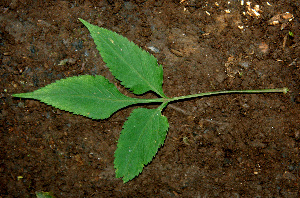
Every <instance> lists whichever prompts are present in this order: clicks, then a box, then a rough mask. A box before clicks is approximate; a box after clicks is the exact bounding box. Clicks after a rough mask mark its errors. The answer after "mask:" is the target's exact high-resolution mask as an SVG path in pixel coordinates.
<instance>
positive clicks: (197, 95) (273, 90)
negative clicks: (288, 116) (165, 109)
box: [168, 87, 288, 102]
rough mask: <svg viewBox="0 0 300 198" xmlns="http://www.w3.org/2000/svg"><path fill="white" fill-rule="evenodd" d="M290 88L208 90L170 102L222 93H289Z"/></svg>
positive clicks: (173, 99)
mask: <svg viewBox="0 0 300 198" xmlns="http://www.w3.org/2000/svg"><path fill="white" fill-rule="evenodd" d="M287 92H288V88H286V87H284V88H279V89H260V90H231V91H214V92H206V93H199V94H193V95H188V96H179V97H174V98H170V99H168V100H169V102H171V101H175V100H184V99H190V98H198V97H203V96H212V95H221V94H257V93H287Z"/></svg>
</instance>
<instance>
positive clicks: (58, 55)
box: [0, 0, 300, 198]
mask: <svg viewBox="0 0 300 198" xmlns="http://www.w3.org/2000/svg"><path fill="white" fill-rule="evenodd" d="M242 4H243V1H237V0H235V1H211V0H207V1H197V0H173V1H163V0H160V1H154V0H135V1H122V0H103V1H18V0H12V1H1V3H0V39H1V41H0V52H1V53H0V59H1V66H0V75H1V82H0V94H1V95H0V96H1V100H0V101H1V107H0V110H1V112H0V119H1V123H0V129H1V132H0V158H1V161H0V163H1V165H0V181H1V182H0V185H1V186H0V197H35V192H36V191H47V192H50V191H51V192H52V193H53V194H54V195H55V196H56V197H289V198H293V197H299V196H300V195H299V189H300V183H299V182H300V181H299V168H300V160H299V148H300V125H299V120H300V104H299V103H300V97H299V92H300V86H299V85H300V82H299V76H300V65H299V64H300V57H299V55H300V45H299V36H300V26H299V25H300V24H299V22H300V21H299V17H300V1H297V0H291V1H285V0H279V1H268V2H267V1H251V4H250V5H247V4H246V1H245V2H244V5H242ZM256 5H258V6H259V7H258V6H256ZM287 12H288V13H287ZM78 18H82V19H85V20H87V21H88V22H90V23H92V24H95V25H98V26H101V27H104V28H107V29H110V30H112V31H115V32H117V33H119V34H121V35H123V36H125V37H127V38H128V39H129V40H131V41H133V42H134V43H136V44H137V45H139V46H140V47H142V48H143V49H145V50H147V51H149V52H150V53H152V54H153V55H154V56H155V57H156V58H157V59H158V62H159V63H160V64H162V65H163V66H164V85H163V88H164V91H165V93H166V95H167V96H169V97H175V96H181V95H187V94H195V93H199V92H207V91H218V90H232V89H233V90H241V89H263V88H281V87H288V88H289V89H290V91H289V92H288V93H287V94H282V93H278V94H277V93H275V94H274V93H273V94H251V95H249V94H248V95H245V94H244V95H242V94H234V95H220V96H213V97H205V98H198V99H193V100H188V101H181V102H178V103H173V104H171V105H169V106H168V107H167V108H166V109H165V110H164V111H163V114H164V115H165V116H166V117H167V118H168V120H169V123H170V128H169V132H168V135H167V138H166V140H165V144H164V146H163V147H162V148H161V149H159V151H158V153H157V155H156V157H155V158H154V160H153V161H152V162H151V163H150V164H149V165H147V166H146V167H145V168H144V170H143V172H142V173H141V174H140V175H139V176H138V177H136V178H135V179H133V180H132V181H130V182H128V183H126V184H124V183H123V182H122V180H121V179H117V178H115V173H114V167H113V160H114V157H113V156H114V151H115V149H116V145H117V143H116V141H117V140H118V137H119V134H120V131H121V129H122V125H123V123H124V122H125V121H126V118H127V117H128V116H129V114H130V113H131V111H132V110H133V109H134V108H136V107H130V108H127V109H124V110H122V111H118V112H117V113H115V114H114V115H113V116H112V117H110V118H109V119H107V120H91V119H88V118H85V117H83V116H76V115H73V114H71V113H68V112H65V111H60V110H58V109H56V108H53V107H50V106H47V105H45V104H43V103H40V102H38V101H35V100H20V99H19V98H13V97H12V96H11V95H12V94H14V93H22V92H29V91H34V90H36V89H38V88H40V87H43V86H45V85H47V84H49V83H52V82H55V80H58V79H62V78H66V77H69V76H77V75H84V74H92V75H95V74H98V75H103V76H105V77H107V78H108V79H109V80H110V81H111V82H113V83H115V84H116V85H117V86H118V87H120V84H119V82H117V81H116V80H114V78H113V76H112V75H111V74H110V72H109V70H108V68H107V67H106V65H105V63H104V62H103V61H102V59H101V56H100V55H99V53H98V51H97V50H96V48H95V45H94V43H93V40H92V39H91V37H90V35H89V32H88V30H87V29H86V28H85V27H84V26H83V24H81V23H80V22H79V20H78ZM120 88H121V87H120ZM122 91H123V92H126V94H128V95H130V93H129V92H128V91H126V90H124V89H123V90H122ZM145 97H148V98H151V97H155V95H154V94H151V93H148V94H146V95H145ZM145 107H148V108H151V107H154V106H151V105H146V106H145Z"/></svg>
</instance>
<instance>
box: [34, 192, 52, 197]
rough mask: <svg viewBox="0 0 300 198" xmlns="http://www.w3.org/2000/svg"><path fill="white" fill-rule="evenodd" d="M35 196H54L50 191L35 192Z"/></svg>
mask: <svg viewBox="0 0 300 198" xmlns="http://www.w3.org/2000/svg"><path fill="white" fill-rule="evenodd" d="M35 195H36V197H37V198H55V197H54V195H53V193H52V192H43V191H41V192H35Z"/></svg>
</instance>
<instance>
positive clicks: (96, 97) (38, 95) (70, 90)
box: [13, 75, 138, 119]
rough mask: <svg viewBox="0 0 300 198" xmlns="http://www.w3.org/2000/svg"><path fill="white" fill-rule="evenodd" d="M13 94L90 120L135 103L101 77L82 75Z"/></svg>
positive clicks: (109, 114) (106, 115) (134, 100)
mask: <svg viewBox="0 0 300 198" xmlns="http://www.w3.org/2000/svg"><path fill="white" fill-rule="evenodd" d="M13 96H14V97H20V98H32V99H37V100H40V101H42V102H44V103H46V104H48V105H52V106H54V107H56V108H58V109H61V110H66V111H70V112H72V113H74V114H79V115H83V116H86V117H89V118H92V119H105V118H108V117H110V116H111V115H112V114H113V113H114V112H116V111H118V110H119V109H121V108H123V107H126V106H129V105H132V104H136V103H138V99H135V98H130V97H127V96H125V95H123V94H122V93H120V92H119V90H118V89H117V88H116V86H115V85H113V84H112V83H110V82H109V81H108V80H107V79H106V78H104V77H103V76H99V75H97V76H91V75H82V76H74V77H69V78H66V79H62V80H58V81H56V82H54V83H52V84H49V85H47V86H46V87H43V88H40V89H38V90H36V91H34V92H29V93H21V94H14V95H13Z"/></svg>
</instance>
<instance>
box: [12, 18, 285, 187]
mask: <svg viewBox="0 0 300 198" xmlns="http://www.w3.org/2000/svg"><path fill="white" fill-rule="evenodd" d="M79 20H80V21H81V22H82V23H83V24H84V25H85V26H86V27H87V28H88V30H89V31H90V33H91V36H92V38H93V39H94V42H95V44H96V46H97V49H98V50H99V52H100V54H101V56H102V58H103V60H104V62H106V64H107V66H108V67H109V69H110V71H111V72H112V74H113V75H114V77H115V78H116V79H117V80H119V81H120V82H121V84H122V85H123V86H124V87H126V88H127V89H129V90H130V91H131V92H132V93H134V94H135V95H142V94H144V93H146V92H149V91H152V92H154V93H156V94H157V95H158V96H159V97H158V98H155V99H140V98H132V97H128V96H125V95H123V94H122V93H121V92H119V90H118V89H117V88H116V86H115V85H114V84H112V83H110V82H109V81H108V80H107V79H106V78H105V77H103V76H100V75H95V76H92V75H82V76H74V77H69V78H66V79H62V80H58V81H56V82H54V83H52V84H49V85H47V86H46V87H43V88H40V89H38V90H36V91H34V92H30V93H21V94H14V95H13V96H14V97H20V98H31V99H36V100H40V101H41V102H44V103H46V104H48V105H52V106H54V107H56V108H58V109H61V110H65V111H69V112H72V113H73V114H78V115H83V116H86V117H88V118H92V119H106V118H108V117H110V116H111V115H112V114H113V113H115V112H116V111H118V110H120V109H122V108H124V107H127V106H130V105H133V104H146V103H160V106H159V107H158V108H156V109H147V108H136V109H134V110H133V112H132V113H131V114H130V116H129V117H128V119H127V121H126V122H125V123H124V126H123V130H122V131H121V134H120V138H119V140H118V145H117V150H116V151H115V155H114V156H115V161H114V167H115V169H116V170H115V171H116V177H117V178H121V177H122V178H123V181H124V183H125V182H128V181H129V180H132V179H133V178H134V177H136V176H137V175H138V174H139V173H141V172H142V170H143V167H144V166H145V165H147V164H149V163H150V162H151V161H152V159H153V157H154V156H155V155H156V153H157V151H158V149H159V148H160V147H161V146H162V145H163V143H164V141H165V138H166V135H167V131H168V128H169V123H168V120H167V118H166V117H165V116H163V115H162V110H163V109H164V108H165V107H166V106H167V104H169V103H170V102H173V101H178V100H185V99H189V98H197V97H203V96H210V95H219V94H231V93H267V92H283V93H286V92H287V91H288V89H287V88H280V89H262V90H238V91H217V92H207V93H199V94H194V95H188V96H180V97H174V98H169V97H167V96H166V95H165V94H164V92H163V89H162V84H163V68H162V66H161V65H158V63H157V59H156V58H155V57H154V56H152V55H150V54H149V53H147V52H146V51H144V50H142V49H141V48H139V47H138V46H137V45H135V44H134V43H133V42H130V41H129V40H127V39H126V38H125V37H123V36H120V35H118V34H117V33H115V32H112V31H110V30H107V29H104V28H100V27H97V26H94V25H91V24H90V23H88V22H86V21H84V20H82V19H79Z"/></svg>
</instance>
